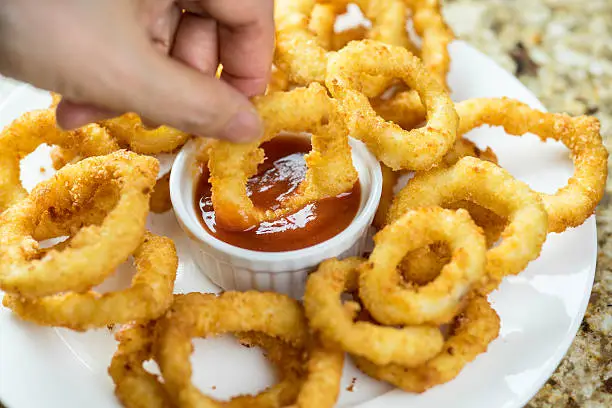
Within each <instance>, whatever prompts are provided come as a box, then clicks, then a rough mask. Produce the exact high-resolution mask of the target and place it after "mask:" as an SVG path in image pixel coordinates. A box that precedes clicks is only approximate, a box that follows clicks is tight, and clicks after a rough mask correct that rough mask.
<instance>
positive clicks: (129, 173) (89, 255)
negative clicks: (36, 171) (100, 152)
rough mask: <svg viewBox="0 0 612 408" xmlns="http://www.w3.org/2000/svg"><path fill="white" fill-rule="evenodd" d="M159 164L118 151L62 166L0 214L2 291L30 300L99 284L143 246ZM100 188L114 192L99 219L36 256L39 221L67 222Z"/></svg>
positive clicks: (0, 287)
mask: <svg viewBox="0 0 612 408" xmlns="http://www.w3.org/2000/svg"><path fill="white" fill-rule="evenodd" d="M158 167H159V164H158V162H157V160H156V159H154V158H152V157H149V156H139V155H137V154H135V153H131V152H126V151H118V152H115V153H112V154H110V155H108V156H98V157H92V158H89V159H85V160H83V161H81V162H79V163H77V164H75V165H71V166H66V167H64V168H63V169H62V170H60V171H59V172H57V173H56V174H55V175H54V176H53V177H52V178H51V179H49V180H46V181H43V182H42V183H40V184H38V185H37V186H36V187H35V188H34V189H33V190H32V192H31V193H30V195H29V196H28V197H27V198H26V199H24V200H22V201H20V202H18V203H17V204H15V205H13V206H11V207H10V208H9V209H7V210H6V211H5V212H4V213H3V214H2V222H0V289H2V290H4V291H6V292H10V293H14V294H16V295H21V296H23V297H28V298H31V297H38V296H46V295H53V294H56V293H59V292H64V291H74V292H83V291H86V290H88V289H90V288H92V287H94V286H96V285H98V284H100V283H102V282H103V281H104V280H105V279H106V277H107V276H108V275H109V274H110V273H112V272H113V271H114V270H115V268H116V267H117V266H118V265H119V264H121V263H123V262H124V261H125V260H126V259H127V258H128V256H129V255H130V254H131V253H132V252H134V250H136V248H137V247H138V246H139V245H140V243H141V242H142V236H143V234H144V228H145V220H146V217H147V214H148V211H149V195H150V193H151V189H152V187H153V185H154V184H155V178H156V175H157V172H158ZM104 185H112V186H115V188H116V189H117V195H118V199H117V201H116V204H115V205H114V207H113V208H112V210H111V211H109V212H108V214H105V217H104V221H102V223H101V224H100V225H88V226H85V227H83V228H81V229H80V230H79V231H78V232H77V233H76V234H75V235H74V236H73V237H72V239H71V242H70V245H69V246H68V248H66V249H64V250H63V251H57V250H52V251H49V252H47V253H45V254H44V256H42V257H41V258H40V259H37V257H38V252H39V244H38V242H37V241H36V239H35V237H33V234H34V233H35V231H36V229H37V228H38V222H39V220H41V219H42V220H44V219H53V218H54V217H57V218H60V219H61V218H70V214H72V213H74V212H77V211H79V210H80V209H81V206H82V205H83V203H87V202H89V199H90V198H91V197H92V196H94V195H95V194H96V192H97V191H98V190H99V189H100V187H101V186H104Z"/></svg>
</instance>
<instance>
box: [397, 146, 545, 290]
mask: <svg viewBox="0 0 612 408" xmlns="http://www.w3.org/2000/svg"><path fill="white" fill-rule="evenodd" d="M461 200H467V201H472V202H474V203H476V204H478V205H480V206H482V207H485V208H487V209H489V210H491V211H493V212H495V213H496V214H497V215H499V216H501V217H503V218H506V219H507V220H508V226H507V227H506V228H505V229H504V231H503V233H502V241H501V242H500V244H499V245H498V246H496V247H495V248H491V249H490V250H489V251H488V252H487V266H486V273H487V275H488V279H489V280H490V282H489V283H488V284H487V285H486V287H485V288H484V292H489V291H491V290H493V289H495V288H496V287H497V286H498V285H499V283H500V282H501V280H502V278H503V277H504V276H506V275H516V274H518V273H519V272H521V271H522V270H523V269H525V267H526V266H527V264H528V263H529V262H531V261H532V260H534V259H535V258H537V257H538V255H539V254H540V250H541V249H542V245H543V244H544V241H545V240H546V233H547V230H548V221H547V214H546V210H545V209H544V206H543V204H542V200H541V199H540V197H539V195H538V194H537V193H535V192H534V191H532V190H531V189H530V188H529V186H527V185H526V184H525V183H523V182H521V181H518V180H516V179H514V178H513V177H512V176H511V175H510V174H509V173H508V172H507V171H506V170H504V169H502V168H501V167H498V166H496V165H495V164H493V163H489V162H486V161H482V160H478V159H476V158H473V157H465V158H463V159H461V160H459V161H458V162H457V164H455V165H454V166H452V167H450V168H437V169H433V170H431V171H429V172H427V173H422V174H417V175H416V176H415V177H414V178H413V179H411V180H410V181H409V182H408V184H407V185H406V187H404V188H403V189H402V190H401V191H400V192H399V193H398V194H397V196H396V197H395V200H394V201H393V204H392V205H391V208H390V210H389V215H388V217H387V220H388V222H389V223H392V222H393V221H395V220H397V219H399V218H400V217H401V216H402V215H403V214H404V213H406V212H407V211H409V210H411V209H414V208H418V207H429V206H442V207H446V206H447V205H448V204H453V203H455V202H457V201H461Z"/></svg>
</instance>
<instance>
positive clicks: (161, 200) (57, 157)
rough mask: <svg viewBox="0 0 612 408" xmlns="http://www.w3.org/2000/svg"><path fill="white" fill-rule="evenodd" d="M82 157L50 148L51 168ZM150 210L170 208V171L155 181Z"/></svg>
mask: <svg viewBox="0 0 612 408" xmlns="http://www.w3.org/2000/svg"><path fill="white" fill-rule="evenodd" d="M82 159H83V158H82V157H81V156H79V155H78V153H77V152H76V151H74V150H69V149H64V148H61V147H59V146H58V147H55V148H54V149H53V150H51V163H53V168H54V169H55V170H59V169H61V168H62V167H64V166H66V165H67V164H74V163H78V162H79V161H80V160H82ZM149 208H150V209H151V212H153V213H156V214H162V213H165V212H167V211H170V210H171V209H172V201H171V200H170V172H168V173H166V174H164V175H163V176H161V177H160V178H159V179H157V182H156V183H155V187H153V191H152V192H151V197H150V199H149Z"/></svg>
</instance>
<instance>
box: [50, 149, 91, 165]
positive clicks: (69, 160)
mask: <svg viewBox="0 0 612 408" xmlns="http://www.w3.org/2000/svg"><path fill="white" fill-rule="evenodd" d="M81 159H83V158H82V157H81V156H80V155H79V153H78V152H77V151H76V150H73V149H65V148H63V147H59V146H56V147H54V148H53V150H51V164H53V168H54V169H55V170H59V169H61V168H62V167H64V166H66V165H67V164H74V163H76V162H78V161H79V160H81Z"/></svg>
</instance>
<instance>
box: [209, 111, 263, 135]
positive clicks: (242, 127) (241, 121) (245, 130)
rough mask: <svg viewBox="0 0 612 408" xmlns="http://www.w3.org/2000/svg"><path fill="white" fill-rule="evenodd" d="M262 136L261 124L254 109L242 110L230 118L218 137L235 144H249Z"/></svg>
mask: <svg viewBox="0 0 612 408" xmlns="http://www.w3.org/2000/svg"><path fill="white" fill-rule="evenodd" d="M262 134H263V123H262V122H261V118H260V117H259V115H258V114H257V112H256V111H255V110H254V109H243V110H240V111H238V113H236V114H235V115H234V117H232V118H231V119H230V120H229V121H228V123H227V124H226V125H225V128H224V129H223V130H222V131H221V133H220V135H219V137H220V138H221V139H225V140H229V141H232V142H237V143H246V142H251V141H253V140H255V139H257V138H259V137H261V135H262Z"/></svg>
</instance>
